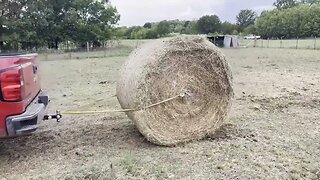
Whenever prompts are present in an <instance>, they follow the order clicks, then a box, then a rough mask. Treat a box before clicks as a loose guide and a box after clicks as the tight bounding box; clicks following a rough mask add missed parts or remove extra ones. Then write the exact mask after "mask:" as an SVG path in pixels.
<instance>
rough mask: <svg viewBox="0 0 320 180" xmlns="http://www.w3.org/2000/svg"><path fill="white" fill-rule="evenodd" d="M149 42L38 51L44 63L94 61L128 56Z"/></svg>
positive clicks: (116, 43) (117, 42) (109, 43)
mask: <svg viewBox="0 0 320 180" xmlns="http://www.w3.org/2000/svg"><path fill="white" fill-rule="evenodd" d="M147 41H149V40H119V41H113V42H110V41H109V42H108V45H107V46H103V47H96V48H95V47H91V46H90V45H87V47H85V48H70V46H60V48H59V49H58V50H41V51H37V53H38V54H39V56H38V58H39V59H40V60H42V61H55V60H71V59H93V58H105V57H120V56H128V55H129V54H130V53H131V52H132V51H133V50H134V49H135V48H137V47H139V46H140V45H141V44H143V43H145V42H147Z"/></svg>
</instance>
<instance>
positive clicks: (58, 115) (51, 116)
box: [43, 110, 62, 122]
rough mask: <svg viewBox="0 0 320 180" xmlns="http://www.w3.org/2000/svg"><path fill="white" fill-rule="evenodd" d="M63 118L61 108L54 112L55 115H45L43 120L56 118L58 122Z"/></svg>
mask: <svg viewBox="0 0 320 180" xmlns="http://www.w3.org/2000/svg"><path fill="white" fill-rule="evenodd" d="M61 118H62V115H61V112H60V111H59V110H57V111H56V114H54V115H45V116H44V117H43V120H44V121H48V120H51V119H55V120H57V122H60V119H61Z"/></svg>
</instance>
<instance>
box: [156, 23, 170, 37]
mask: <svg viewBox="0 0 320 180" xmlns="http://www.w3.org/2000/svg"><path fill="white" fill-rule="evenodd" d="M157 33H158V35H159V36H160V37H163V36H165V35H167V34H169V33H170V23H169V22H168V21H161V22H160V23H159V24H158V25H157Z"/></svg>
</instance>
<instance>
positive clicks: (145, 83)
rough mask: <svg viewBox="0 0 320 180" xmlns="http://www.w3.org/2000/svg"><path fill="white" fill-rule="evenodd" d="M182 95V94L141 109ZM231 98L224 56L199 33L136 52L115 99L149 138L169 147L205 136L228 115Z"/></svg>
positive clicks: (227, 66) (231, 92)
mask: <svg viewBox="0 0 320 180" xmlns="http://www.w3.org/2000/svg"><path fill="white" fill-rule="evenodd" d="M181 93H183V94H184V95H185V96H183V97H179V98H177V99H174V100H171V101H168V102H165V103H162V104H160V105H157V106H154V107H151V108H145V109H143V108H144V107H147V106H150V105H152V104H155V103H158V102H161V101H163V100H166V99H168V98H171V97H175V96H177V95H179V94H181ZM232 96H233V89H232V75H231V71H230V69H229V65H228V63H227V61H226V59H225V56H224V55H223V54H222V53H221V52H220V50H219V49H218V48H216V47H215V46H214V45H213V44H212V43H211V42H209V41H208V40H206V39H205V38H203V37H194V36H192V37H190V36H181V37H175V38H171V39H166V40H157V41H154V42H152V43H149V44H145V45H143V46H142V47H141V48H139V49H137V50H136V51H134V52H133V53H132V54H131V56H130V58H129V60H128V61H127V63H126V64H125V67H124V69H123V71H122V77H121V79H120V81H119V82H118V86H117V97H118V100H119V102H120V105H121V107H122V108H123V109H137V108H141V109H142V110H138V111H130V112H127V115H128V116H129V118H130V119H131V120H132V121H133V122H134V123H135V125H136V126H137V128H138V129H139V131H140V132H141V133H142V134H143V135H144V136H145V137H146V138H147V139H148V140H149V141H151V142H153V143H155V144H158V145H165V146H173V145H177V144H180V143H184V142H188V141H193V140H199V139H203V138H204V137H206V136H207V135H209V134H212V133H213V132H214V131H215V130H216V129H217V128H219V127H220V126H221V125H222V123H223V120H224V119H225V118H226V116H227V113H228V110H229V109H230V106H231V98H232Z"/></svg>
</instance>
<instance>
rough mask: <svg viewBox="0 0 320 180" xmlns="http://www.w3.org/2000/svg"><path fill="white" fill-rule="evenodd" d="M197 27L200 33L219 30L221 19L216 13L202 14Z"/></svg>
mask: <svg viewBox="0 0 320 180" xmlns="http://www.w3.org/2000/svg"><path fill="white" fill-rule="evenodd" d="M197 29H198V32H199V33H202V34H209V33H214V32H219V31H220V30H221V21H220V19H219V17H218V16H216V15H211V16H209V15H207V16H202V17H201V18H200V19H199V20H198V22H197Z"/></svg>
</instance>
